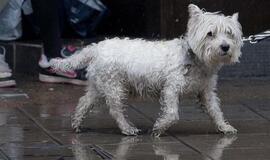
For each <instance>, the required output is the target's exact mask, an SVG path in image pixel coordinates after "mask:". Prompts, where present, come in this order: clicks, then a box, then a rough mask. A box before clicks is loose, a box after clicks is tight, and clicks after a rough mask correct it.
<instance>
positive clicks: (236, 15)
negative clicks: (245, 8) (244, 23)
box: [232, 12, 239, 22]
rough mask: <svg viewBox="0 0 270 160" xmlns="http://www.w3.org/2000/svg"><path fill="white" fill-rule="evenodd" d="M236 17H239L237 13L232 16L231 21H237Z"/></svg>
mask: <svg viewBox="0 0 270 160" xmlns="http://www.w3.org/2000/svg"><path fill="white" fill-rule="evenodd" d="M238 17H239V13H238V12H237V13H234V14H233V15H232V20H234V21H236V22H237V21H238Z"/></svg>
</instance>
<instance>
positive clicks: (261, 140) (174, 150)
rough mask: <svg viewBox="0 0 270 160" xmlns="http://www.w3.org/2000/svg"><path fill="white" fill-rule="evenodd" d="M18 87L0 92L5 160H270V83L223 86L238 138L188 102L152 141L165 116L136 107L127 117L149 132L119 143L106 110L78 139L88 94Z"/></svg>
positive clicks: (29, 84)
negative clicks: (79, 107)
mask: <svg viewBox="0 0 270 160" xmlns="http://www.w3.org/2000/svg"><path fill="white" fill-rule="evenodd" d="M17 82H18V83H19V84H18V88H20V89H17V88H13V89H0V102H1V103H0V159H7V160H8V159H15V160H17V159H18V160H23V159H29V160H70V159H76V160H88V159H91V160H96V159H117V160H124V159H128V160H129V159H134V160H156V159H166V160H200V159H203V160H269V159H270V135H269V133H270V80H261V79H257V80H248V79H244V80H241V79H239V80H235V79H234V80H221V81H220V82H219V95H220V97H221V99H222V104H223V105H222V109H223V111H224V113H225V117H226V118H227V119H228V120H229V121H230V122H231V124H232V125H234V126H235V127H236V128H238V130H239V134H238V135H236V136H224V135H221V134H217V133H216V130H215V128H214V126H213V124H212V123H211V122H210V120H209V118H208V116H207V115H206V114H205V113H204V112H203V110H201V109H200V108H199V107H198V106H197V105H196V104H195V103H194V102H192V101H191V98H190V97H186V98H185V99H184V100H182V102H181V106H180V108H181V113H180V114H181V116H180V117H181V118H180V121H179V123H178V124H176V125H174V126H173V127H172V128H171V129H170V130H169V131H168V132H167V135H165V136H163V137H161V138H160V139H153V138H151V136H150V134H149V131H150V130H151V127H152V125H153V121H154V119H155V118H156V117H157V116H158V113H159V107H158V104H157V103H155V102H150V101H148V100H145V101H142V100H139V99H132V100H130V107H129V108H128V110H127V112H128V115H129V117H130V119H131V120H132V121H133V122H134V123H135V124H136V125H137V126H138V127H140V128H142V129H143V130H144V131H145V132H144V133H143V134H142V135H140V136H137V137H127V136H123V135H121V134H120V131H119V130H118V128H117V127H116V124H115V122H114V121H113V120H112V118H111V117H110V116H109V115H108V111H107V109H106V107H103V108H96V109H95V110H94V111H93V112H92V113H90V115H89V117H88V118H87V119H86V121H85V123H84V127H85V132H83V133H81V134H74V133H73V132H72V130H71V128H70V113H71V112H72V110H73V109H74V107H75V105H76V103H77V101H78V99H79V97H80V96H81V95H82V94H83V91H84V88H83V87H78V86H71V85H64V84H42V83H40V82H38V81H37V80H36V78H32V77H25V76H20V77H18V78H17ZM24 93H26V94H27V95H28V97H29V98H28V99H27V98H25V97H26V96H25V94H24Z"/></svg>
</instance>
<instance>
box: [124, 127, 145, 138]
mask: <svg viewBox="0 0 270 160" xmlns="http://www.w3.org/2000/svg"><path fill="white" fill-rule="evenodd" d="M140 132H141V130H140V129H138V128H136V127H128V128H127V129H125V130H122V133H123V134H125V135H127V136H137V135H138V134H139V133H140Z"/></svg>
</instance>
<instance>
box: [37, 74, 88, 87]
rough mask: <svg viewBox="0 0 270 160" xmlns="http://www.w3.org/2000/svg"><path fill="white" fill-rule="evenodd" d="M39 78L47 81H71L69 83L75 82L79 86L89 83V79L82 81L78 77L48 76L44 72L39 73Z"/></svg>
mask: <svg viewBox="0 0 270 160" xmlns="http://www.w3.org/2000/svg"><path fill="white" fill-rule="evenodd" d="M39 80H40V81H41V82H45V83H69V84H75V85H79V86H86V85H87V81H82V80H78V79H69V78H64V77H55V76H48V75H44V74H39Z"/></svg>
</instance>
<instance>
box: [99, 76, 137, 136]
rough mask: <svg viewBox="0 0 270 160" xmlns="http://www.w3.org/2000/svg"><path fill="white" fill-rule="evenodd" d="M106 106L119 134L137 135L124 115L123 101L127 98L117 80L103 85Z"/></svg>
mask: <svg viewBox="0 0 270 160" xmlns="http://www.w3.org/2000/svg"><path fill="white" fill-rule="evenodd" d="M103 88H104V94H105V99H106V104H107V105H108V106H109V112H110V114H111V116H112V117H113V118H114V119H115V120H116V123H117V124H118V127H119V128H120V130H121V132H122V133H123V134H125V135H137V134H138V132H139V131H140V130H139V129H137V128H136V127H134V125H133V124H132V123H131V122H129V121H128V120H127V119H126V117H127V116H125V115H124V111H125V107H127V105H125V104H124V103H123V100H125V99H126V96H128V95H127V94H128V93H126V92H125V91H124V86H123V84H122V83H121V82H120V81H119V79H118V78H115V79H114V78H113V79H111V80H110V81H107V82H105V84H103Z"/></svg>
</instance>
